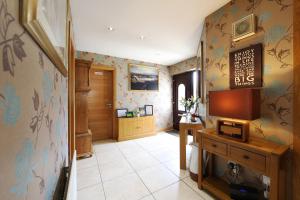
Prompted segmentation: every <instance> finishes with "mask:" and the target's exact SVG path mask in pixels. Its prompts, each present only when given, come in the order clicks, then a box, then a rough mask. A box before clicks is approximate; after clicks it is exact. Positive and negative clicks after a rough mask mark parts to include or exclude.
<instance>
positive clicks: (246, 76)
mask: <svg viewBox="0 0 300 200" xmlns="http://www.w3.org/2000/svg"><path fill="white" fill-rule="evenodd" d="M229 57H230V58H229V59H230V61H229V62H230V88H231V89H235V88H254V87H262V44H256V45H251V46H250V47H247V48H244V49H240V50H237V51H233V52H230V56H229Z"/></svg>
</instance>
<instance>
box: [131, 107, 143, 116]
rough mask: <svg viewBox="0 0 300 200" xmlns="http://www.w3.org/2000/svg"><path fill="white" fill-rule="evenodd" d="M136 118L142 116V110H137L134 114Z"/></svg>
mask: <svg viewBox="0 0 300 200" xmlns="http://www.w3.org/2000/svg"><path fill="white" fill-rule="evenodd" d="M133 114H134V116H135V117H140V116H141V113H140V109H139V108H138V109H136V110H135V111H134V112H133Z"/></svg>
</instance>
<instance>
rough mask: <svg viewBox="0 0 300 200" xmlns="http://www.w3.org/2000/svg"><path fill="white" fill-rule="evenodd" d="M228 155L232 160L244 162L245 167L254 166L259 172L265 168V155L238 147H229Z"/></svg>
mask: <svg viewBox="0 0 300 200" xmlns="http://www.w3.org/2000/svg"><path fill="white" fill-rule="evenodd" d="M229 152H230V157H231V158H232V159H233V160H236V161H238V162H240V163H241V164H244V165H245V166H247V167H250V168H254V169H256V170H259V171H261V172H265V170H266V157H265V156H264V155H261V154H257V153H254V152H251V151H247V150H244V149H241V148H238V147H234V146H231V147H230V150H229Z"/></svg>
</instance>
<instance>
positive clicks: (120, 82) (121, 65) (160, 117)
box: [77, 51, 173, 130]
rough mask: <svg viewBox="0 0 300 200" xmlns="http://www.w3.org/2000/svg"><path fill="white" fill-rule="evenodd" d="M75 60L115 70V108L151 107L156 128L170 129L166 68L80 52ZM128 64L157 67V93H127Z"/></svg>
mask: <svg viewBox="0 0 300 200" xmlns="http://www.w3.org/2000/svg"><path fill="white" fill-rule="evenodd" d="M77 58H80V59H85V60H93V61H94V63H95V64H102V65H107V66H112V67H115V68H116V71H117V108H128V109H129V110H134V109H137V108H138V107H143V106H144V105H153V106H154V116H155V121H156V128H157V129H158V130H163V129H168V128H170V127H172V125H173V122H172V120H173V118H172V78H171V76H170V73H169V70H168V68H167V67H166V66H162V65H158V64H153V63H145V62H142V61H136V60H129V59H123V58H117V57H112V56H106V55H99V54H95V53H89V52H80V51H78V52H77ZM130 63H133V64H141V65H147V66H152V67H158V68H159V91H158V92H157V91H153V92H151V91H147V92H141V91H137V92H136V91H129V90H128V64H130Z"/></svg>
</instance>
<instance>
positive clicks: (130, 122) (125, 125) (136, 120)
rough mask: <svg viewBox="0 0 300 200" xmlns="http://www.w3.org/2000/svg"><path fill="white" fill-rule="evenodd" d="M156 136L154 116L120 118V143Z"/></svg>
mask: <svg viewBox="0 0 300 200" xmlns="http://www.w3.org/2000/svg"><path fill="white" fill-rule="evenodd" d="M154 134H155V119H154V116H144V117H133V118H118V141H122V140H130V139H135V138H140V137H145V136H150V135H154Z"/></svg>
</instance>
